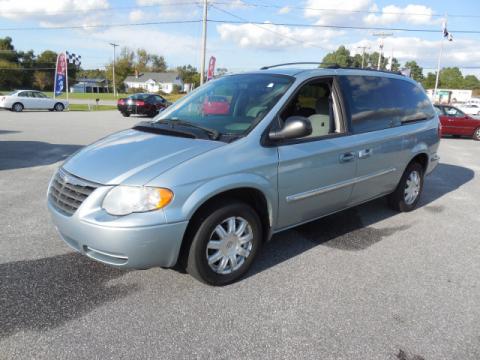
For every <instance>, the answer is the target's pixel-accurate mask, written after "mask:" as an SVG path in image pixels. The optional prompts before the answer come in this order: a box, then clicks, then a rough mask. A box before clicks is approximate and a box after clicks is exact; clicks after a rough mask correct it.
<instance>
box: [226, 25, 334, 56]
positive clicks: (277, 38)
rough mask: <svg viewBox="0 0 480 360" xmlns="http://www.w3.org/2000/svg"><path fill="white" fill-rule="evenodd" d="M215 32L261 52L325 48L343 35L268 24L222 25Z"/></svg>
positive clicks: (321, 30)
mask: <svg viewBox="0 0 480 360" xmlns="http://www.w3.org/2000/svg"><path fill="white" fill-rule="evenodd" d="M217 31H218V33H219V34H220V38H221V39H222V40H223V41H230V42H233V43H234V44H235V45H237V46H240V47H242V48H255V49H263V50H281V49H284V48H289V47H293V46H297V47H303V48H310V47H327V46H328V41H329V40H330V39H332V38H333V37H335V36H339V35H342V34H343V32H340V31H336V30H325V29H316V28H294V27H288V26H283V25H273V24H269V23H265V24H262V25H255V24H242V25H234V24H222V25H218V26H217Z"/></svg>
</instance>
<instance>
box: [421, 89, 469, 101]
mask: <svg viewBox="0 0 480 360" xmlns="http://www.w3.org/2000/svg"><path fill="white" fill-rule="evenodd" d="M426 92H427V96H428V97H429V98H430V100H431V101H432V102H434V103H439V104H451V103H464V102H467V101H468V100H470V98H471V97H472V90H461V89H437V94H436V96H435V99H434V98H433V89H428V90H427V91H426Z"/></svg>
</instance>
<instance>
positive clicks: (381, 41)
mask: <svg viewBox="0 0 480 360" xmlns="http://www.w3.org/2000/svg"><path fill="white" fill-rule="evenodd" d="M373 36H378V37H380V45H379V47H380V52H379V54H378V65H377V70H380V66H381V63H382V54H383V40H384V39H385V38H386V37H389V36H393V34H392V33H384V32H381V33H374V34H373Z"/></svg>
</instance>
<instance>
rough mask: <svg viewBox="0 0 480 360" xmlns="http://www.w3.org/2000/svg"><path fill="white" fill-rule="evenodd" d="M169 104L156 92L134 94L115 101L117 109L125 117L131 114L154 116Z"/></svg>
mask: <svg viewBox="0 0 480 360" xmlns="http://www.w3.org/2000/svg"><path fill="white" fill-rule="evenodd" d="M169 105H170V103H169V102H168V101H167V100H165V99H164V98H163V97H161V96H160V95H156V94H134V95H130V96H129V97H127V98H123V99H119V100H118V102H117V108H118V110H119V111H120V112H121V113H122V115H123V116H125V117H129V116H130V115H131V114H137V115H147V116H150V117H154V116H155V115H157V114H158V113H159V112H160V111H162V110H163V109H165V108H167V107H168V106H169Z"/></svg>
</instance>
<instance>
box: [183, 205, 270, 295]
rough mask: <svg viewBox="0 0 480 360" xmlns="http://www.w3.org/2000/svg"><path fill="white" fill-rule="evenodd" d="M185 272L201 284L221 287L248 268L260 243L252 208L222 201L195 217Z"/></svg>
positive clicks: (255, 214)
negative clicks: (195, 222) (195, 221)
mask: <svg viewBox="0 0 480 360" xmlns="http://www.w3.org/2000/svg"><path fill="white" fill-rule="evenodd" d="M194 226H195V228H194V231H193V232H192V234H193V240H192V244H191V246H190V250H189V253H188V260H187V272H188V273H189V274H190V275H192V276H193V277H194V278H196V279H197V280H200V281H202V282H204V283H207V284H210V285H214V286H222V285H227V284H230V283H232V282H234V281H235V280H237V279H239V278H240V277H241V276H242V275H243V274H245V272H246V271H247V270H248V268H249V267H250V265H251V264H252V262H253V260H254V258H255V256H256V255H257V253H258V250H259V248H260V245H261V243H262V226H261V222H260V219H259V217H258V215H257V213H256V212H255V210H254V209H252V207H250V206H249V205H247V204H245V203H242V202H239V201H233V202H225V203H222V204H219V205H217V206H216V207H213V208H210V209H209V210H207V211H205V212H204V213H203V214H201V215H200V216H199V218H197V224H196V225H194Z"/></svg>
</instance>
